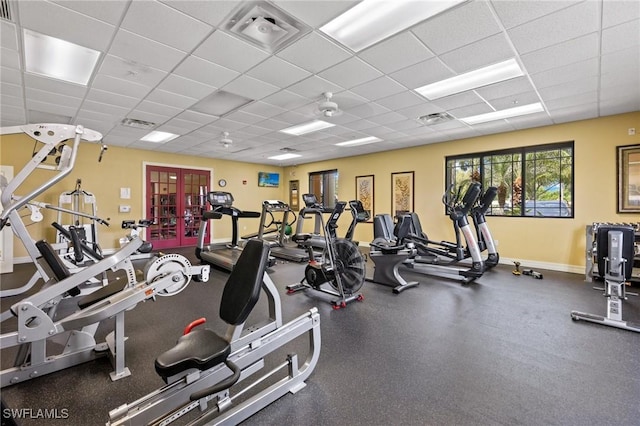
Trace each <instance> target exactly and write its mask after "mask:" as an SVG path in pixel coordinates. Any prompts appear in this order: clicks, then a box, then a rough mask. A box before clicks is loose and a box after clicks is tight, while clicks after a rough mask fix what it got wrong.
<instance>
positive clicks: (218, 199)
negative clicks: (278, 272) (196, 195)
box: [196, 191, 276, 271]
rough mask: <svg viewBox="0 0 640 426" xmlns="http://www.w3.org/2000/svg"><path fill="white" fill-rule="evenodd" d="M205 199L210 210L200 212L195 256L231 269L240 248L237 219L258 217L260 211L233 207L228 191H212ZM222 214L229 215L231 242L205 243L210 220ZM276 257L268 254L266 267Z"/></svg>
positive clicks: (203, 260)
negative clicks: (200, 219)
mask: <svg viewBox="0 0 640 426" xmlns="http://www.w3.org/2000/svg"><path fill="white" fill-rule="evenodd" d="M207 200H208V201H209V204H210V205H211V210H207V211H205V212H203V214H202V221H201V222H200V231H199V233H198V245H197V247H196V257H197V258H198V259H200V260H201V261H202V262H205V263H208V264H210V265H213V266H217V267H219V268H221V269H224V270H227V271H232V270H233V267H234V266H235V264H236V262H237V261H238V258H239V257H240V253H241V252H242V248H240V247H239V246H238V219H239V218H243V217H254V218H256V217H260V213H258V212H251V211H242V210H240V209H237V208H235V207H233V195H231V193H230V192H223V191H213V192H209V194H208V195H207ZM222 216H231V225H232V229H233V234H232V237H231V242H230V243H228V244H224V243H221V244H205V241H204V240H205V235H206V233H207V232H206V231H207V226H208V224H209V221H210V220H218V219H221V218H222ZM275 263H276V259H275V258H274V257H273V256H269V260H268V262H267V265H268V267H271V266H273V265H275Z"/></svg>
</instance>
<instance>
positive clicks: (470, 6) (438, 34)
mask: <svg viewBox="0 0 640 426" xmlns="http://www.w3.org/2000/svg"><path fill="white" fill-rule="evenodd" d="M411 31H412V32H413V33H414V34H415V35H416V36H417V37H418V38H419V39H420V40H422V42H423V43H424V44H426V45H427V47H428V48H429V49H431V51H433V52H434V53H435V54H437V55H439V54H442V53H445V52H449V51H451V50H453V49H456V48H458V47H462V46H464V45H466V44H470V43H473V42H475V41H477V40H480V39H483V38H486V37H489V36H492V35H494V34H497V33H499V32H500V31H501V28H500V25H499V24H498V22H497V21H496V19H495V18H494V17H493V14H492V13H491V10H490V8H489V4H488V3H487V2H469V3H465V4H463V5H461V6H460V7H456V8H454V9H452V10H449V11H446V12H444V13H442V14H440V15H437V16H435V17H434V18H431V19H428V20H426V21H425V22H424V23H422V24H419V25H417V26H415V27H414V28H412V30H411Z"/></svg>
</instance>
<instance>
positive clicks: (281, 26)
mask: <svg viewBox="0 0 640 426" xmlns="http://www.w3.org/2000/svg"><path fill="white" fill-rule="evenodd" d="M223 26H224V28H225V29H226V30H227V31H230V32H231V33H233V34H235V35H237V36H238V37H240V38H241V39H243V40H245V41H248V42H249V43H252V44H254V45H256V46H258V47H260V48H262V49H265V50H267V51H269V52H271V53H273V52H275V51H276V50H279V49H281V48H283V47H284V46H286V45H288V44H290V43H292V42H293V41H295V40H297V39H299V38H300V37H302V36H303V35H305V34H306V33H308V32H309V31H310V30H311V29H310V28H309V27H308V26H306V25H304V24H303V23H301V22H298V21H296V20H295V19H294V18H293V17H291V16H289V15H287V14H286V13H284V12H283V11H281V10H280V9H277V8H276V7H275V6H273V5H271V4H269V3H267V2H264V1H254V2H249V3H242V4H241V5H240V7H239V8H238V9H236V10H235V11H234V12H233V13H232V14H231V18H230V19H229V20H228V21H227V22H226V23H224V24H223Z"/></svg>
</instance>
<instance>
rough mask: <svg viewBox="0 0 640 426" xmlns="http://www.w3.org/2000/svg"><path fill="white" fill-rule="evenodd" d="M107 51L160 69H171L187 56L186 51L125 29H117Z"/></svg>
mask: <svg viewBox="0 0 640 426" xmlns="http://www.w3.org/2000/svg"><path fill="white" fill-rule="evenodd" d="M145 3H146V2H145ZM109 53H110V54H111V55H114V56H117V57H119V58H122V59H126V60H129V61H131V62H135V63H136V64H141V65H148V66H150V67H153V68H156V69H159V70H162V71H171V70H172V69H173V68H174V67H175V66H176V65H178V63H179V62H180V61H182V60H183V59H184V58H185V57H186V56H187V55H186V53H184V52H182V51H180V50H178V49H174V48H172V47H169V46H167V45H165V44H161V43H157V42H155V41H152V40H150V39H148V38H145V37H142V36H139V35H137V34H134V33H132V32H129V31H126V30H119V31H118V33H117V34H116V37H115V39H114V40H113V44H112V45H111V48H110V49H109Z"/></svg>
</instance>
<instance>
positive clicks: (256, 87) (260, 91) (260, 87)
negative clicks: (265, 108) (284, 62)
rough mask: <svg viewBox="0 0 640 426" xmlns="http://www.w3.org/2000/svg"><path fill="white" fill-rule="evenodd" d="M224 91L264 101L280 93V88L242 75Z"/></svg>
mask: <svg viewBox="0 0 640 426" xmlns="http://www.w3.org/2000/svg"><path fill="white" fill-rule="evenodd" d="M222 89H223V90H226V91H227V92H231V93H235V94H236V95H240V96H244V97H246V98H249V99H254V100H259V99H262V98H264V97H265V96H269V95H271V94H272V93H275V92H277V91H278V87H276V86H274V85H272V84H269V83H265V82H263V81H260V80H258V79H255V78H253V77H249V76H247V75H241V76H240V77H238V78H236V79H235V80H233V81H232V82H231V83H229V84H227V85H225V86H223V87H222Z"/></svg>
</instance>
